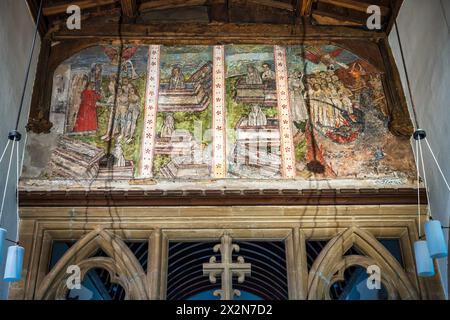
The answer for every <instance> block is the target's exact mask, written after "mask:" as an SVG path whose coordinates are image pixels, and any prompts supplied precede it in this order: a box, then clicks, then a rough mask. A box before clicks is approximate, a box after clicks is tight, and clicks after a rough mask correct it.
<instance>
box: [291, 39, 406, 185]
mask: <svg viewBox="0 0 450 320" xmlns="http://www.w3.org/2000/svg"><path fill="white" fill-rule="evenodd" d="M287 63H288V72H289V81H288V82H289V92H290V107H291V114H292V123H293V126H292V127H293V131H294V135H295V138H294V144H295V153H296V160H297V165H296V166H297V174H298V176H300V177H306V178H308V177H310V176H312V175H313V174H315V175H316V177H323V178H338V177H339V178H358V179H364V178H381V177H385V178H387V179H406V178H412V176H411V175H413V174H414V162H413V158H412V154H411V148H410V146H409V143H408V142H407V141H405V139H401V138H398V137H396V136H394V135H393V134H392V133H391V132H390V131H389V130H388V123H389V117H388V112H387V105H386V103H387V102H386V98H385V93H384V89H383V83H382V73H381V72H379V71H378V70H376V69H375V68H374V67H373V66H372V65H370V64H369V63H368V62H367V61H365V60H363V59H360V58H359V57H358V56H356V55H354V54H352V53H350V52H349V51H347V50H345V49H343V48H340V47H337V46H334V45H311V46H292V47H288V48H287Z"/></svg>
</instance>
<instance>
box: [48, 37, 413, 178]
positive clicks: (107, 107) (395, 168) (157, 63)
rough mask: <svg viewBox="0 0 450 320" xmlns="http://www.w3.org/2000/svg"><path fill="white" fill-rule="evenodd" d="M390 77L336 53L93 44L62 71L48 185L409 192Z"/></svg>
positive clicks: (328, 49) (409, 169)
mask: <svg viewBox="0 0 450 320" xmlns="http://www.w3.org/2000/svg"><path fill="white" fill-rule="evenodd" d="M382 77H383V74H382V73H381V72H380V71H379V70H377V69H376V68H375V67H373V66H372V65H371V64H370V63H368V62H367V61H366V60H364V59H361V58H360V57H358V56H357V55H355V54H353V53H351V52H349V51H347V50H345V49H344V48H341V47H338V46H336V45H331V44H314V45H313V44H311V45H305V46H287V47H283V46H263V45H226V46H215V47H212V46H159V45H152V46H124V47H123V48H122V50H120V48H118V47H114V46H96V47H92V48H89V49H86V50H84V51H82V52H80V53H78V54H76V55H75V56H73V57H72V58H70V59H69V60H67V61H65V62H64V63H62V64H61V65H60V66H59V67H58V68H57V70H56V72H55V74H54V81H53V95H52V99H51V115H50V117H51V121H52V122H53V124H54V126H53V129H52V137H49V138H48V140H49V141H50V140H52V141H53V137H54V136H55V135H56V136H57V144H56V146H55V145H53V144H52V148H51V150H49V153H51V159H50V161H49V164H48V165H47V167H46V169H45V170H44V171H43V172H42V173H41V176H40V177H41V178H62V179H92V178H98V179H112V178H113V179H128V180H129V179H132V178H138V177H139V178H142V177H144V178H152V177H153V178H156V179H159V180H162V179H174V180H176V179H209V178H246V179H271V178H276V179H281V178H289V179H290V178H295V179H299V180H304V179H347V180H348V179H354V180H363V181H365V180H371V181H372V180H376V181H380V182H381V183H383V184H387V183H388V184H405V183H408V181H413V179H414V177H415V175H414V171H415V167H414V160H413V157H412V151H411V147H410V144H409V142H408V141H407V140H403V139H401V138H398V137H396V136H394V135H393V134H391V132H390V131H389V130H388V123H389V116H388V112H387V100H386V97H385V93H384V87H383V78H382ZM149 110H152V113H149ZM144 117H145V123H144ZM147 118H148V119H147ZM144 167H145V168H144ZM290 170H291V171H290ZM144 173H145V174H144Z"/></svg>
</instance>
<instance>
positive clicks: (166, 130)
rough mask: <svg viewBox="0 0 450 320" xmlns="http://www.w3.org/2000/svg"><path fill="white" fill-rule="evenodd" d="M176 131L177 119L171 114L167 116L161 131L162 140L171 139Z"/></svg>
mask: <svg viewBox="0 0 450 320" xmlns="http://www.w3.org/2000/svg"><path fill="white" fill-rule="evenodd" d="M174 130H175V119H174V118H173V115H172V114H171V113H169V114H167V116H166V118H165V119H164V124H163V126H162V129H161V138H171V137H172V133H173V132H174Z"/></svg>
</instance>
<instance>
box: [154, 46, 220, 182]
mask: <svg viewBox="0 0 450 320" xmlns="http://www.w3.org/2000/svg"><path fill="white" fill-rule="evenodd" d="M212 75H213V66H212V48H211V47H206V46H185V47H161V58H160V84H159V99H158V114H157V125H156V142H155V150H154V162H153V176H154V177H156V178H165V179H173V178H177V179H183V178H209V177H210V176H211V155H212V150H211V148H212V139H211V120H212V111H211V109H212Z"/></svg>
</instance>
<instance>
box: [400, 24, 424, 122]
mask: <svg viewBox="0 0 450 320" xmlns="http://www.w3.org/2000/svg"><path fill="white" fill-rule="evenodd" d="M394 25H395V32H396V34H397V40H398V46H399V48H400V55H401V58H402V65H403V71H404V72H405V77H406V86H407V88H408V93H409V98H410V100H411V108H412V112H413V120H414V122H413V125H414V130H418V129H419V128H420V126H419V121H418V119H417V111H416V104H415V103H414V98H413V94H412V90H411V81H410V80H409V73H408V69H407V68H406V59H405V53H404V51H403V44H402V41H401V40H400V31H399V30H398V25H397V19H395V20H394Z"/></svg>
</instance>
